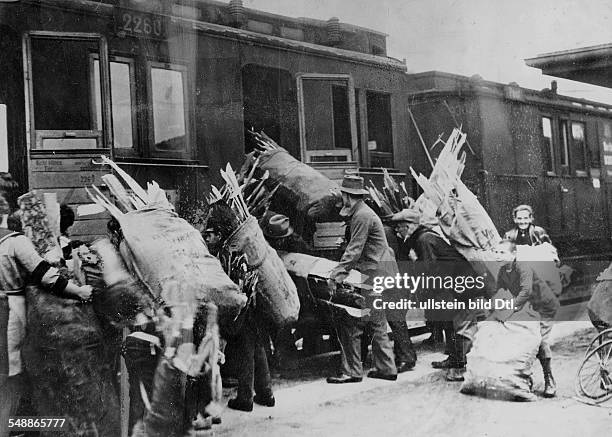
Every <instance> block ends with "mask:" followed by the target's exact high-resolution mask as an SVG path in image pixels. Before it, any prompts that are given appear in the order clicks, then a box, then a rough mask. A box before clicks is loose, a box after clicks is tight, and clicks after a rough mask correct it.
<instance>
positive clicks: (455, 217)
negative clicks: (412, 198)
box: [410, 129, 500, 250]
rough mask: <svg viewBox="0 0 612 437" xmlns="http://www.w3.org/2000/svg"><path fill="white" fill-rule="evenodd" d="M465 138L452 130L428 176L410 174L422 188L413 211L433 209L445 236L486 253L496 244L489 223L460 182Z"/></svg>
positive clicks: (491, 222)
mask: <svg viewBox="0 0 612 437" xmlns="http://www.w3.org/2000/svg"><path fill="white" fill-rule="evenodd" d="M465 142H466V135H465V134H464V133H462V132H461V131H460V130H459V129H454V130H453V132H452V133H451V135H450V136H449V138H448V140H447V141H446V144H445V145H444V148H443V149H442V151H441V152H440V155H439V156H438V159H437V161H436V164H435V166H434V168H433V170H432V173H431V176H430V177H429V178H426V177H425V176H423V175H422V174H418V175H417V173H416V172H415V171H414V170H413V169H412V168H411V169H410V171H411V173H412V175H413V176H414V178H415V180H416V181H417V183H418V184H419V185H420V186H421V188H422V189H423V194H422V196H421V197H419V199H417V201H416V202H415V205H414V206H415V208H419V209H421V210H429V211H431V210H435V211H436V212H437V216H438V221H439V224H440V226H441V228H442V230H443V231H444V233H445V235H446V236H447V237H448V238H449V239H450V240H452V241H454V242H456V243H458V244H460V245H463V246H465V247H473V248H478V249H485V250H488V249H490V248H492V247H493V246H495V245H496V244H497V243H498V242H499V241H500V236H499V234H498V232H497V229H496V228H495V225H494V224H493V221H492V220H491V218H490V217H489V215H488V214H487V212H486V211H485V209H484V208H483V207H482V205H481V204H480V202H479V201H478V199H477V198H476V196H474V194H473V193H472V192H471V191H470V190H469V189H468V188H467V187H466V186H465V184H464V183H463V182H462V181H461V175H462V174H463V170H464V168H465V156H466V154H465V152H463V153H461V148H462V147H463V145H464V144H465Z"/></svg>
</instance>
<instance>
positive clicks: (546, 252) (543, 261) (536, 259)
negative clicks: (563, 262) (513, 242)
mask: <svg viewBox="0 0 612 437" xmlns="http://www.w3.org/2000/svg"><path fill="white" fill-rule="evenodd" d="M516 259H517V260H518V261H525V262H528V263H529V265H530V266H531V267H532V268H533V270H534V272H535V273H536V275H538V278H540V279H542V280H543V281H545V282H546V284H547V285H548V286H549V287H550V289H551V290H552V291H553V293H555V296H559V295H560V294H561V292H562V291H563V286H562V285H561V275H560V273H559V268H558V267H557V262H558V261H559V255H558V254H557V249H556V248H555V246H553V245H552V244H550V243H542V244H539V245H537V246H527V245H522V244H521V245H518V246H516Z"/></svg>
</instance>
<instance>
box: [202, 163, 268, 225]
mask: <svg viewBox="0 0 612 437" xmlns="http://www.w3.org/2000/svg"><path fill="white" fill-rule="evenodd" d="M256 168H257V162H255V164H254V165H253V166H252V168H251V171H250V172H249V173H248V174H239V175H236V173H235V172H234V170H233V169H232V166H231V165H230V164H229V163H228V164H227V166H226V167H225V171H223V170H221V177H223V180H224V181H225V185H224V186H223V187H222V188H221V189H218V188H217V187H215V186H214V185H213V186H212V187H211V193H210V195H209V196H208V203H209V204H211V205H212V204H214V203H216V202H219V201H222V202H224V203H225V204H227V205H229V206H230V207H231V208H232V210H233V211H234V213H235V215H236V218H237V219H238V222H239V223H242V222H244V221H245V220H246V219H247V217H248V216H249V215H252V216H254V217H261V216H263V215H264V214H265V213H266V211H267V210H268V208H269V206H270V201H271V199H272V197H273V196H274V194H275V193H276V190H277V189H278V187H279V185H278V184H277V185H276V186H275V187H274V188H273V189H272V190H269V189H268V188H267V187H266V185H265V183H266V181H267V180H268V178H269V177H270V173H269V172H267V171H266V172H265V173H264V174H263V175H262V176H261V177H260V178H256V177H255V176H254V173H255V169H256Z"/></svg>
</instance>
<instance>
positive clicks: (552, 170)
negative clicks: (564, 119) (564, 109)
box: [540, 114, 557, 176]
mask: <svg viewBox="0 0 612 437" xmlns="http://www.w3.org/2000/svg"><path fill="white" fill-rule="evenodd" d="M544 119H547V120H548V121H549V122H550V138H548V140H549V141H548V150H549V153H550V164H551V168H550V169H548V168H546V164H545V165H544V171H545V172H546V175H547V176H556V175H557V173H556V168H557V162H556V161H557V154H556V153H555V118H554V117H553V116H552V115H550V114H541V115H540V138H542V140H544V139H546V138H547V137H545V136H544ZM542 152H544V150H542ZM542 158H545V156H544V155H543V156H542ZM542 161H544V159H542Z"/></svg>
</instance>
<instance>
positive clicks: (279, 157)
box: [247, 147, 339, 220]
mask: <svg viewBox="0 0 612 437" xmlns="http://www.w3.org/2000/svg"><path fill="white" fill-rule="evenodd" d="M247 163H248V160H247ZM258 168H259V169H260V170H259V171H261V172H265V171H268V172H269V175H270V177H269V179H268V182H269V183H270V184H271V186H276V184H280V188H279V190H278V191H277V193H276V195H277V196H278V197H280V198H283V199H284V200H286V201H287V202H289V203H290V204H293V205H295V206H294V208H292V209H296V210H297V211H298V212H299V213H301V214H302V215H306V216H308V218H310V219H312V220H318V219H323V218H325V217H327V216H330V215H332V214H333V213H334V211H335V204H336V198H335V197H334V195H333V194H332V193H331V190H338V189H339V187H338V184H336V183H335V182H333V181H332V180H330V179H328V178H327V177H325V176H323V175H322V174H321V173H320V172H318V171H317V170H315V169H314V168H312V167H310V166H309V165H307V164H304V163H303V162H300V161H298V160H297V159H295V158H294V157H293V156H291V155H290V154H289V152H287V151H286V150H285V149H283V148H282V147H278V148H277V149H275V150H271V151H266V152H263V153H262V154H261V155H260V156H259V164H258Z"/></svg>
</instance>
